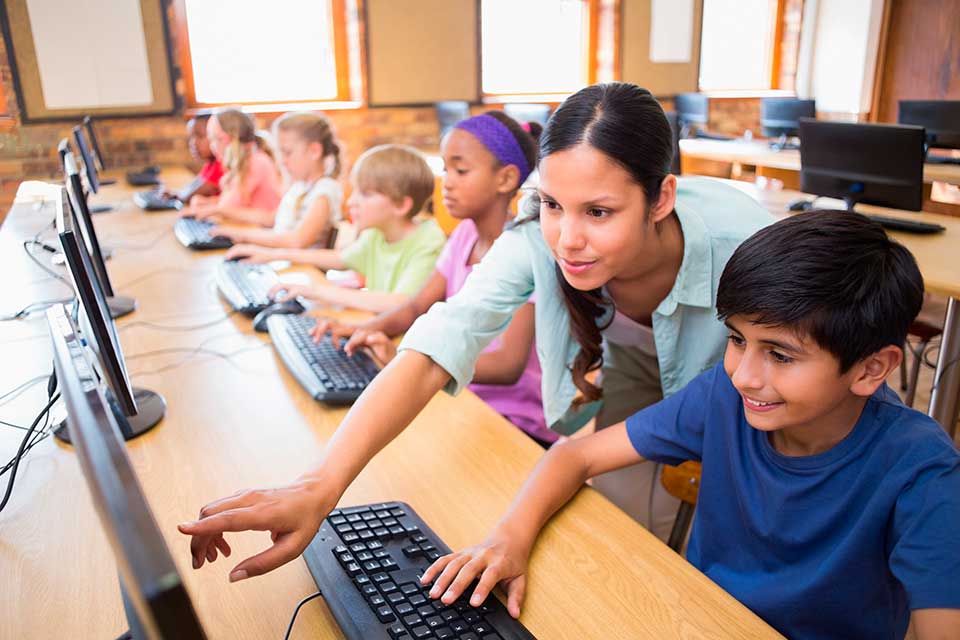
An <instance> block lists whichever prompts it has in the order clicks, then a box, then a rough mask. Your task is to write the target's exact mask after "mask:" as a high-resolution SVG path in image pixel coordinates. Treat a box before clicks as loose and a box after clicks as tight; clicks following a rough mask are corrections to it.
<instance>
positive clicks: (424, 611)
mask: <svg viewBox="0 0 960 640" xmlns="http://www.w3.org/2000/svg"><path fill="white" fill-rule="evenodd" d="M417 613H419V614H420V617H421V618H424V619H426V618H427V617H429V616H432V615H433V614H434V613H435V612H434V610H433V607H431V606H430V605H429V604H425V605H423V606H422V607H418V608H417Z"/></svg>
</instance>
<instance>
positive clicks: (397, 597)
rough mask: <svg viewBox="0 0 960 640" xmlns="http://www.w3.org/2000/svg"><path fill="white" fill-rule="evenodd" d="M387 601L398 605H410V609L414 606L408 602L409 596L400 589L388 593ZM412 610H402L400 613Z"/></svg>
mask: <svg viewBox="0 0 960 640" xmlns="http://www.w3.org/2000/svg"><path fill="white" fill-rule="evenodd" d="M387 602H389V603H390V604H392V605H395V606H397V607H399V606H400V605H403V606H405V607H410V611H413V607H412V606H411V605H410V603H409V602H407V596H405V595H403V594H402V593H400V592H399V591H394V592H393V593H390V594H388V595H387ZM410 611H401V612H400V613H410Z"/></svg>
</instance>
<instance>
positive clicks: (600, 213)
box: [587, 208, 610, 218]
mask: <svg viewBox="0 0 960 640" xmlns="http://www.w3.org/2000/svg"><path fill="white" fill-rule="evenodd" d="M587 215H588V216H590V217H591V218H605V217H606V216H609V215H610V211H608V210H606V209H597V208H593V209H587Z"/></svg>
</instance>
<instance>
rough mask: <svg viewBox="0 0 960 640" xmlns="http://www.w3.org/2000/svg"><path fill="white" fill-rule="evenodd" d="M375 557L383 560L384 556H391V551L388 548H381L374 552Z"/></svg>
mask: <svg viewBox="0 0 960 640" xmlns="http://www.w3.org/2000/svg"><path fill="white" fill-rule="evenodd" d="M373 557H374V558H376V559H377V560H383V559H384V558H389V557H390V552H389V551H387V550H386V549H380V550H379V551H374V552H373Z"/></svg>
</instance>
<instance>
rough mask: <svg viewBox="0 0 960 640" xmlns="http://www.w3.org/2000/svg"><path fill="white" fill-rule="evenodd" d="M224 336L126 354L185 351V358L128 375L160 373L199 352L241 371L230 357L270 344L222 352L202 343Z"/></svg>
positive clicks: (179, 364) (184, 362) (132, 357)
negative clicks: (207, 347)
mask: <svg viewBox="0 0 960 640" xmlns="http://www.w3.org/2000/svg"><path fill="white" fill-rule="evenodd" d="M230 335H233V334H230ZM224 337H226V336H214V337H212V338H209V339H207V340H204V341H203V342H201V343H200V344H199V345H197V346H195V347H169V348H166V349H156V350H154V351H144V352H142V353H135V354H133V355H130V356H127V358H126V359H127V360H135V359H137V358H148V357H151V356H156V355H163V354H165V353H186V354H187V355H186V357H185V358H182V359H180V360H178V361H177V362H173V363H171V364H168V365H164V366H162V367H158V368H156V369H148V370H146V371H135V372H132V373H131V374H130V377H137V376H146V375H153V374H155V373H162V372H164V371H169V370H170V369H176V368H177V367H180V366H183V365H184V364H186V363H187V362H189V361H190V360H192V359H193V358H194V356H197V355H200V354H207V355H210V356H214V357H216V358H222V359H223V360H226V361H227V362H228V363H230V364H231V365H233V366H234V367H236V368H237V369H239V370H241V371H243V369H242V368H241V367H239V366H237V364H236V363H235V362H233V360H232V358H234V357H235V356H238V355H240V354H241V353H245V352H247V351H255V350H257V349H262V348H263V347H265V346H268V345H270V344H272V343H271V342H260V343H258V344H256V345H251V346H246V347H241V348H240V349H237V350H235V351H229V352H226V353H225V352H222V351H215V350H214V349H206V348H205V347H204V346H203V345H205V344H207V343H209V342H211V341H213V340H216V339H219V338H224Z"/></svg>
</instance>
